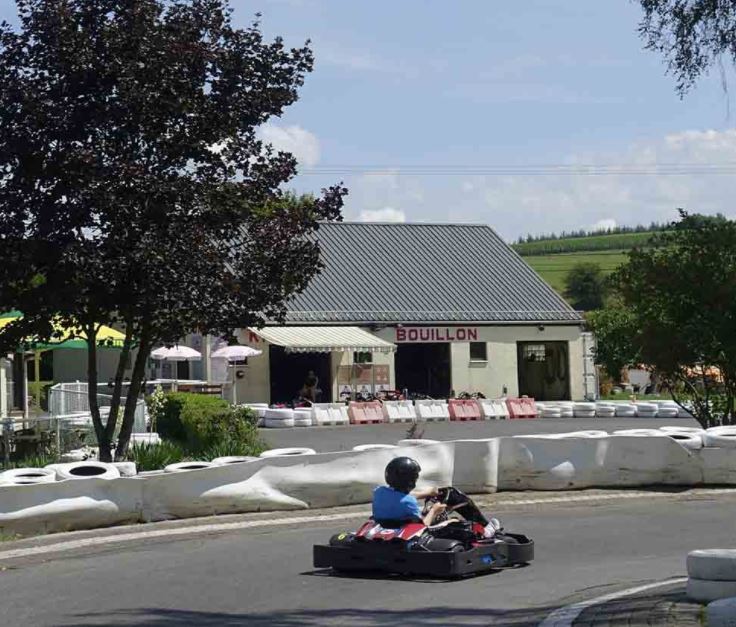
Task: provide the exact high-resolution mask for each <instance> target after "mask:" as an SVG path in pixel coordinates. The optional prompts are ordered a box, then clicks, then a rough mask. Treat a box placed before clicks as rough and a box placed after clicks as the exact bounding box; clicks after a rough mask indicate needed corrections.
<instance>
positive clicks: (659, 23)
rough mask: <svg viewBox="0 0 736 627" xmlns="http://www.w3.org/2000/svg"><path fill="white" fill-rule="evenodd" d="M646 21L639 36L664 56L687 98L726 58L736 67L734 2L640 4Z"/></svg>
mask: <svg viewBox="0 0 736 627" xmlns="http://www.w3.org/2000/svg"><path fill="white" fill-rule="evenodd" d="M639 1H640V2H641V6H642V8H643V9H644V18H643V19H642V21H641V23H640V24H639V33H640V34H641V36H642V38H643V39H644V41H645V42H646V47H647V48H648V49H650V50H655V51H657V52H659V53H661V54H662V55H663V56H664V58H665V61H666V62H667V67H668V71H669V72H670V73H671V74H673V75H674V76H675V79H676V81H677V92H678V93H679V94H680V95H681V96H684V95H685V93H686V92H687V91H688V90H689V89H690V88H691V87H692V86H693V85H694V84H695V82H696V81H697V80H698V79H699V78H700V77H701V76H702V75H703V74H707V73H708V71H709V70H710V69H711V68H712V67H713V66H714V65H716V66H718V67H719V69H720V70H721V71H723V67H722V65H721V63H722V61H723V59H724V57H725V58H726V59H727V60H728V61H730V62H731V64H734V63H736V2H733V0H639Z"/></svg>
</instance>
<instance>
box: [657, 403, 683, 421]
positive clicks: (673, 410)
mask: <svg viewBox="0 0 736 627" xmlns="http://www.w3.org/2000/svg"><path fill="white" fill-rule="evenodd" d="M656 405H657V418H677V416H678V415H679V414H680V407H679V405H677V403H675V402H673V401H657V403H656Z"/></svg>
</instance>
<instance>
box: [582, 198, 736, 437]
mask: <svg viewBox="0 0 736 627" xmlns="http://www.w3.org/2000/svg"><path fill="white" fill-rule="evenodd" d="M680 213H681V219H680V221H679V222H677V223H675V225H674V227H673V229H672V230H669V231H663V232H662V233H660V234H659V235H658V236H657V237H655V238H654V239H653V240H652V242H651V245H650V247H648V248H647V249H641V250H633V251H632V252H631V253H630V254H629V261H628V263H626V264H624V265H623V266H622V267H621V268H620V269H619V270H618V271H617V272H616V273H615V274H614V276H613V281H614V284H615V286H616V288H617V290H618V291H619V292H620V294H621V298H622V305H620V306H617V307H618V308H617V309H609V310H607V311H605V312H601V313H599V314H596V315H594V316H592V317H591V324H592V326H593V329H594V331H595V332H596V334H598V342H599V360H600V362H601V363H603V364H606V367H609V366H610V367H612V368H613V367H615V368H618V367H620V366H621V365H622V364H624V363H625V362H628V364H629V365H633V364H635V363H637V362H640V363H642V364H644V365H645V366H646V367H647V368H648V369H649V370H650V371H651V372H652V374H653V375H655V376H656V377H657V379H658V380H659V381H660V383H661V384H662V385H663V386H664V387H665V388H666V389H667V390H668V391H669V392H670V394H671V395H672V397H673V399H674V400H675V401H676V402H678V403H680V404H682V403H683V402H684V401H685V400H686V399H689V400H690V401H692V403H693V411H694V415H695V417H696V418H697V420H698V421H699V422H700V423H701V425H703V426H704V427H709V426H713V425H714V424H719V423H722V424H733V423H734V422H736V222H734V221H731V220H726V219H725V218H723V217H722V216H721V217H716V218H713V217H710V216H699V215H689V214H687V213H685V212H684V211H681V212H680Z"/></svg>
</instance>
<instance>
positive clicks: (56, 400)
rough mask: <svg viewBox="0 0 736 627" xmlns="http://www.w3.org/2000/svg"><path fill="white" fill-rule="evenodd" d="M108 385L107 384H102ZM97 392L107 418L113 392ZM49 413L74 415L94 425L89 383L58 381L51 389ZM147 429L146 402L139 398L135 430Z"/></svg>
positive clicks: (104, 417)
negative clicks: (88, 388) (88, 389)
mask: <svg viewBox="0 0 736 627" xmlns="http://www.w3.org/2000/svg"><path fill="white" fill-rule="evenodd" d="M102 385H103V386H105V387H107V385H106V384H102ZM99 387H100V386H98V392H97V403H98V405H99V407H100V415H101V417H102V418H103V420H107V417H108V416H109V414H110V405H111V404H112V394H101V393H100V392H99ZM125 402H126V397H125V396H123V397H121V399H120V407H121V409H122V408H123V407H125ZM49 414H50V415H51V417H52V418H56V417H66V416H74V418H75V421H80V420H81V421H84V420H85V419H86V420H87V421H88V423H89V425H90V426H91V425H92V414H91V412H90V408H89V397H88V394H87V383H85V382H81V381H76V382H73V383H57V384H56V385H54V386H52V387H51V389H50V390H49ZM145 430H146V403H145V401H144V400H143V399H141V398H139V399H138V400H137V401H136V404H135V415H134V417H133V431H134V432H143V431H145Z"/></svg>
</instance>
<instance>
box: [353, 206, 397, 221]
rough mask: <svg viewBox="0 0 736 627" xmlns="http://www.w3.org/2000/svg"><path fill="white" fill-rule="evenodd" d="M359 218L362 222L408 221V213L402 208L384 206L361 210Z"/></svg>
mask: <svg viewBox="0 0 736 627" xmlns="http://www.w3.org/2000/svg"><path fill="white" fill-rule="evenodd" d="M358 219H359V220H360V221H361V222H406V214H405V213H404V212H403V211H401V209H394V208H393V207H384V208H383V209H366V210H364V211H361V212H360V215H359V216H358Z"/></svg>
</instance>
